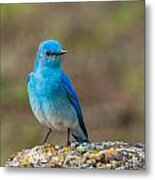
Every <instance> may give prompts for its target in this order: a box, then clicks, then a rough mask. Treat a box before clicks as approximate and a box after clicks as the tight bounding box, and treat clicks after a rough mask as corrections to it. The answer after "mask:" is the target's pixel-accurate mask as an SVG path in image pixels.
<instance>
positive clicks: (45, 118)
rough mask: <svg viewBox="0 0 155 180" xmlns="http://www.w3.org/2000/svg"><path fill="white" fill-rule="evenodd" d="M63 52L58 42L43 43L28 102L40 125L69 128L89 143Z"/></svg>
mask: <svg viewBox="0 0 155 180" xmlns="http://www.w3.org/2000/svg"><path fill="white" fill-rule="evenodd" d="M64 52H65V51H64V49H63V47H62V45H61V44H60V43H59V42H58V41H55V40H46V41H43V42H42V43H41V44H40V46H39V49H38V52H37V55H36V59H35V64H34V69H33V72H31V73H30V75H29V76H28V80H27V89H28V96H29V101H30V104H31V108H32V111H33V112H34V114H35V116H36V118H37V119H38V121H39V122H40V123H41V124H43V125H45V126H47V127H49V128H50V129H56V130H67V129H70V130H71V133H72V135H73V137H74V138H75V139H76V140H77V141H78V142H84V141H87V142H88V141H89V140H88V134H87V130H86V127H85V123H84V119H83V115H82V110H81V106H80V103H79V100H78V97H77V95H76V92H75V89H74V88H73V86H72V83H71V81H70V80H69V77H68V76H67V75H66V74H65V72H64V71H63V68H62V57H61V55H62V54H63V53H64Z"/></svg>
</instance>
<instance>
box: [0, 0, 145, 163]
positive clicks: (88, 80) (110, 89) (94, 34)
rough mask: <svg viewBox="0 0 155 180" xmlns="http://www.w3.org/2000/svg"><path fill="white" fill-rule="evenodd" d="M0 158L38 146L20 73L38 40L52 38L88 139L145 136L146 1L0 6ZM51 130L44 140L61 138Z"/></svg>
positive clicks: (42, 130)
mask: <svg viewBox="0 0 155 180" xmlns="http://www.w3.org/2000/svg"><path fill="white" fill-rule="evenodd" d="M0 28H1V29H0V30H1V158H2V165H4V163H5V161H6V159H7V158H8V157H9V156H11V155H12V154H13V153H15V152H17V151H20V150H22V149H23V148H30V147H33V146H34V145H36V144H40V143H41V142H42V141H43V139H44V136H45V134H46V132H47V128H46V127H44V126H42V125H40V124H39V123H38V122H37V121H36V119H35V117H34V115H33V114H32V112H31V109H30V106H29V103H28V98H27V92H26V79H27V75H28V73H29V72H31V71H32V68H33V63H34V58H35V54H36V51H37V48H38V44H39V43H40V42H41V41H42V40H45V39H58V40H60V41H61V42H62V44H63V45H64V47H65V48H66V49H67V50H68V54H67V55H66V56H65V60H64V69H65V71H66V72H67V73H68V74H69V76H70V78H71V79H72V82H73V84H74V86H75V88H76V90H77V93H78V96H79V98H80V101H81V105H82V108H83V113H84V117H85V121H86V125H87V128H88V132H89V136H90V139H91V140H92V141H95V142H100V141H103V140H123V141H129V142H136V141H138V142H144V2H143V1H135V2H134V1H133V2H130V1H128V2H83V3H43V4H3V5H1V27H0ZM65 139H66V134H65V133H62V132H53V133H52V134H51V136H50V138H49V140H48V142H51V143H55V144H64V143H65Z"/></svg>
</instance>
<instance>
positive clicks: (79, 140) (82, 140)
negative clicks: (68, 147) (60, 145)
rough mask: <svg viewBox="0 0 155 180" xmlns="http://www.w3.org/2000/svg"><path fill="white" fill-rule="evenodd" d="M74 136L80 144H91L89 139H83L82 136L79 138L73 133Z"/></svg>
mask: <svg viewBox="0 0 155 180" xmlns="http://www.w3.org/2000/svg"><path fill="white" fill-rule="evenodd" d="M72 136H73V137H74V139H75V140H76V141H77V142H79V143H83V142H87V143H90V141H89V139H88V137H81V136H77V135H75V134H74V133H72Z"/></svg>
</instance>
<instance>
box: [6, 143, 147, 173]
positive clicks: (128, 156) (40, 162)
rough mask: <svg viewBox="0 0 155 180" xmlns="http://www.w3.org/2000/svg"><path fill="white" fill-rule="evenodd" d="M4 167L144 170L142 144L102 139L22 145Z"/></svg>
mask: <svg viewBox="0 0 155 180" xmlns="http://www.w3.org/2000/svg"><path fill="white" fill-rule="evenodd" d="M6 166H7V167H46V168H82V169H116V170H117V169H118V170H119V169H132V170H145V152H144V145H143V144H141V143H135V144H131V143H125V142H119V141H114V142H112V141H106V142H102V143H90V144H89V143H83V144H79V143H77V142H73V143H71V145H70V146H60V145H52V144H44V145H37V146H35V147H33V148H32V149H23V150H22V151H21V152H18V153H17V154H16V155H13V156H12V157H10V158H9V159H8V161H7V162H6Z"/></svg>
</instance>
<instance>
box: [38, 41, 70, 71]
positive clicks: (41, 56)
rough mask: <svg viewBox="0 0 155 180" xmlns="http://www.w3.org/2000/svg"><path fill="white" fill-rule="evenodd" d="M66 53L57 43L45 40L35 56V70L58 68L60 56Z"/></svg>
mask: <svg viewBox="0 0 155 180" xmlns="http://www.w3.org/2000/svg"><path fill="white" fill-rule="evenodd" d="M65 53H67V51H66V50H65V49H64V48H63V46H62V45H61V44H60V42H59V41H56V40H45V41H43V42H41V43H40V45H39V49H38V52H37V56H36V60H35V61H36V62H35V68H38V67H44V66H48V67H53V68H56V67H60V65H61V61H62V55H63V54H65Z"/></svg>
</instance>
